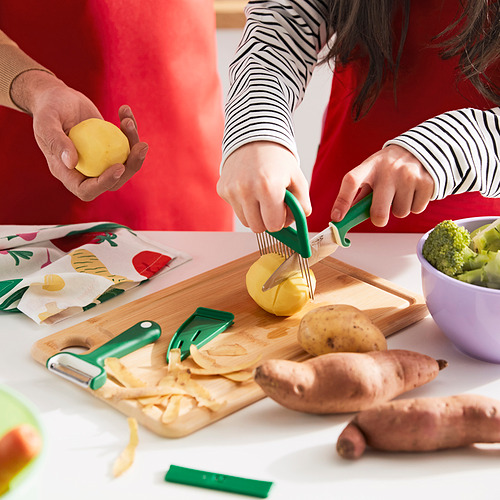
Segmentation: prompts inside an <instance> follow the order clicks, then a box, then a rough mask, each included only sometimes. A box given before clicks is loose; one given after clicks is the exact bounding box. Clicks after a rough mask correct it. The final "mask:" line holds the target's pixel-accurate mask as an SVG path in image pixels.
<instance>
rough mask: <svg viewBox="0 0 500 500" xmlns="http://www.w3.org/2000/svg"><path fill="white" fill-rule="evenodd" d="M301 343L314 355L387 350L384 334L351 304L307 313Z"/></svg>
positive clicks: (299, 333) (299, 334)
mask: <svg viewBox="0 0 500 500" xmlns="http://www.w3.org/2000/svg"><path fill="white" fill-rule="evenodd" d="M298 341H299V344H300V345H301V346H302V348H303V349H304V350H305V351H306V352H308V353H309V354H312V355H313V356H319V355H321V354H327V353H330V352H369V351H383V350H385V349H387V341H386V339H385V336H384V334H383V333H382V331H381V330H380V329H379V328H378V327H377V326H376V325H375V324H374V323H373V322H372V320H371V319H370V318H369V317H368V316H367V315H366V314H365V313H364V312H363V311H361V310H360V309H358V308H357V307H354V306H350V305H347V304H332V305H327V306H321V307H317V308H316V309H313V310H312V311H309V312H308V313H306V314H305V315H304V316H303V318H302V319H301V320H300V324H299V331H298Z"/></svg>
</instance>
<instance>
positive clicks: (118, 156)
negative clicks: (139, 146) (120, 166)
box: [68, 118, 130, 177]
mask: <svg viewBox="0 0 500 500" xmlns="http://www.w3.org/2000/svg"><path fill="white" fill-rule="evenodd" d="M68 136H69V138H70V139H71V140H72V141H73V144H74V145H75V148H76V150H77V151H78V163H77V165H76V167H75V168H76V169H77V170H78V171H79V172H81V173H82V174H83V175H86V176H87V177H99V176H100V175H101V174H102V173H103V172H104V171H105V170H106V169H107V168H109V167H111V165H114V164H115V163H125V162H126V161H127V158H128V155H129V154H130V146H129V142H128V139H127V137H126V135H125V134H124V133H123V132H122V131H121V130H120V129H119V128H118V127H117V126H116V125H113V124H112V123H110V122H107V121H105V120H100V119H98V118H89V119H88V120H84V121H83V122H80V123H78V124H77V125H75V126H74V127H73V128H72V129H71V130H70V131H69V134H68Z"/></svg>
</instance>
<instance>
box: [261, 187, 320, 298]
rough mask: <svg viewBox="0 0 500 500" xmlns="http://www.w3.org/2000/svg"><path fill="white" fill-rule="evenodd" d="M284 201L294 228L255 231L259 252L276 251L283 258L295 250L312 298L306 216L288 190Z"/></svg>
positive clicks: (309, 245) (286, 257)
mask: <svg viewBox="0 0 500 500" xmlns="http://www.w3.org/2000/svg"><path fill="white" fill-rule="evenodd" d="M285 203H286V204H287V205H288V207H289V208H290V210H291V211H292V214H293V217H294V219H295V229H294V228H293V227H290V226H288V227H284V228H283V229H281V230H279V231H276V232H268V231H265V232H263V233H256V237H257V244H258V245H259V252H260V254H261V255H264V254H267V253H277V254H279V255H281V256H283V257H285V259H288V258H289V257H291V256H292V255H293V253H294V252H295V253H296V254H297V255H298V264H299V267H300V271H301V273H302V276H303V277H304V278H305V280H306V283H307V286H308V288H309V296H310V297H311V299H314V288H313V286H312V282H311V273H310V270H309V261H308V259H309V257H310V256H311V253H312V252H311V244H310V242H309V232H308V229H307V221H306V216H305V214H304V211H303V210H302V207H301V206H300V204H299V202H298V201H297V198H295V196H294V195H293V194H292V193H291V192H290V191H288V190H287V191H286V192H285Z"/></svg>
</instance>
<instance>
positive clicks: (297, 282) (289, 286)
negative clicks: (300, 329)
mask: <svg viewBox="0 0 500 500" xmlns="http://www.w3.org/2000/svg"><path fill="white" fill-rule="evenodd" d="M284 260H285V258H284V257H282V256H281V255H279V254H277V253H268V254H264V255H262V256H260V257H259V258H258V259H257V260H256V261H255V262H254V263H253V264H252V265H251V266H250V269H249V270H248V272H247V275H246V286H247V290H248V293H249V294H250V297H252V299H253V300H254V301H255V302H256V303H257V304H258V305H259V306H260V307H262V309H264V311H267V312H269V313H271V314H275V315H276V316H291V315H292V314H295V313H297V312H299V311H300V310H301V309H302V308H303V307H304V306H305V305H306V304H307V303H308V302H309V287H308V286H307V282H306V280H305V278H304V277H303V276H302V275H301V274H300V273H297V274H295V275H294V276H292V277H291V278H288V279H287V280H285V281H283V283H280V284H279V285H277V286H275V287H273V288H271V289H270V290H267V291H265V292H263V291H262V287H263V285H264V283H265V282H266V281H267V280H268V278H269V277H270V276H271V274H273V272H274V271H276V269H277V268H278V267H279V266H280V265H281V264H282V263H283V261H284ZM310 274H311V282H312V284H313V287H315V286H316V278H315V276H314V273H313V272H312V271H310Z"/></svg>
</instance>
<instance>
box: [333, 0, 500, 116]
mask: <svg viewBox="0 0 500 500" xmlns="http://www.w3.org/2000/svg"><path fill="white" fill-rule="evenodd" d="M417 1H418V0H417ZM461 3H462V6H463V12H462V14H461V15H460V17H459V18H458V19H457V20H456V21H455V22H454V23H453V24H452V25H450V26H448V27H447V28H446V29H445V30H444V31H443V32H442V33H439V34H437V36H436V38H435V43H436V45H437V46H438V47H440V49H441V57H442V58H443V59H449V58H452V57H455V56H458V58H459V64H458V67H459V70H460V72H461V73H462V75H463V77H464V78H465V79H468V80H469V81H470V82H471V83H472V84H473V85H474V87H475V88H476V89H477V90H478V91H479V92H480V93H481V94H482V95H483V96H484V97H486V98H487V99H489V100H490V101H492V102H494V103H496V104H500V87H499V86H498V81H493V80H491V79H490V78H489V77H488V76H487V72H488V69H489V68H490V66H491V65H492V64H494V63H497V64H498V62H499V60H500V2H498V1H497V0H461ZM327 4H328V9H329V10H328V11H329V19H328V28H329V30H330V32H331V33H335V38H334V39H333V40H334V41H333V43H332V45H331V47H330V49H329V51H328V53H327V55H326V56H325V58H324V62H327V61H331V62H335V63H336V64H337V63H340V64H341V65H345V64H347V63H349V62H352V61H353V60H357V59H359V58H361V57H363V58H365V57H367V58H368V66H367V67H366V68H365V78H364V81H363V83H362V84H361V85H360V88H359V89H358V93H357V95H356V98H355V100H354V103H353V109H352V114H353V117H354V119H356V120H358V119H359V118H360V117H362V116H363V115H365V114H366V113H367V112H368V111H369V110H370V108H371V107H372V106H373V103H374V102H375V100H376V99H377V97H378V95H379V93H380V90H381V88H382V85H383V83H384V81H385V79H386V77H387V75H388V74H392V75H393V80H394V92H396V80H397V73H398V69H399V63H400V59H401V55H402V53H403V49H404V43H405V39H406V34H407V32H408V24H409V19H410V0H327ZM395 16H400V17H401V33H400V34H399V41H398V43H397V44H395V43H394V42H395V41H394V39H393V38H394V34H393V27H392V21H393V19H394V18H395ZM394 47H396V52H395V50H394ZM395 97H396V95H395Z"/></svg>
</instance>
